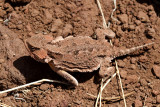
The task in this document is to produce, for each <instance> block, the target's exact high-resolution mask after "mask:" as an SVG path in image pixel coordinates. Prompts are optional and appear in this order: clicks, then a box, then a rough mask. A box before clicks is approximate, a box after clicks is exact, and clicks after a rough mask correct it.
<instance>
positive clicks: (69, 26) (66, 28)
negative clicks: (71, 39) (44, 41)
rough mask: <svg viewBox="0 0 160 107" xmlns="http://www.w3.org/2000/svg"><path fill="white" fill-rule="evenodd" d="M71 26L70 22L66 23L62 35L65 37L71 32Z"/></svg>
mask: <svg viewBox="0 0 160 107" xmlns="http://www.w3.org/2000/svg"><path fill="white" fill-rule="evenodd" d="M72 30H73V26H72V25H71V24H66V25H65V27H64V29H63V37H67V36H68V35H69V34H72Z"/></svg>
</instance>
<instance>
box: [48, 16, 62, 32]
mask: <svg viewBox="0 0 160 107" xmlns="http://www.w3.org/2000/svg"><path fill="white" fill-rule="evenodd" d="M61 26H63V22H62V21H61V19H56V20H54V23H53V24H52V28H51V31H52V32H56V31H57V30H58V28H59V27H61Z"/></svg>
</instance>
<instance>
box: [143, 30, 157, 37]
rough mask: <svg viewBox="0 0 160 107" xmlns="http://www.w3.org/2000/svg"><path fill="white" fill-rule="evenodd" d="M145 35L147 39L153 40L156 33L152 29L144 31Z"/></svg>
mask: <svg viewBox="0 0 160 107" xmlns="http://www.w3.org/2000/svg"><path fill="white" fill-rule="evenodd" d="M145 32H146V34H147V36H148V37H151V38H153V37H154V36H155V35H156V31H155V30H154V29H153V28H148V29H146V31H145Z"/></svg>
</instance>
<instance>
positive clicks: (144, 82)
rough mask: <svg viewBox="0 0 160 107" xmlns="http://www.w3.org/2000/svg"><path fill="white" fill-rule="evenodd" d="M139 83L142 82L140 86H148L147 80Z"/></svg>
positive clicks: (141, 80)
mask: <svg viewBox="0 0 160 107" xmlns="http://www.w3.org/2000/svg"><path fill="white" fill-rule="evenodd" d="M139 82H140V84H141V85H142V86H146V85H147V84H148V83H147V81H146V80H145V79H140V81H139Z"/></svg>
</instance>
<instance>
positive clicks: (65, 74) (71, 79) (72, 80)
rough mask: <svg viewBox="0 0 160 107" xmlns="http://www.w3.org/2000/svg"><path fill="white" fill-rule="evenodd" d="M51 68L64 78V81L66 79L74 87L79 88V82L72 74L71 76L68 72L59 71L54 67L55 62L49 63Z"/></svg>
mask: <svg viewBox="0 0 160 107" xmlns="http://www.w3.org/2000/svg"><path fill="white" fill-rule="evenodd" d="M48 64H49V66H50V67H51V69H52V70H53V71H55V72H56V73H57V74H58V75H60V76H62V77H63V78H64V79H66V80H67V81H68V82H69V83H71V84H72V85H74V86H78V81H77V79H76V78H74V77H73V76H72V75H71V74H69V73H68V72H66V71H64V70H58V69H56V68H55V67H54V64H53V62H49V63H48Z"/></svg>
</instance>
